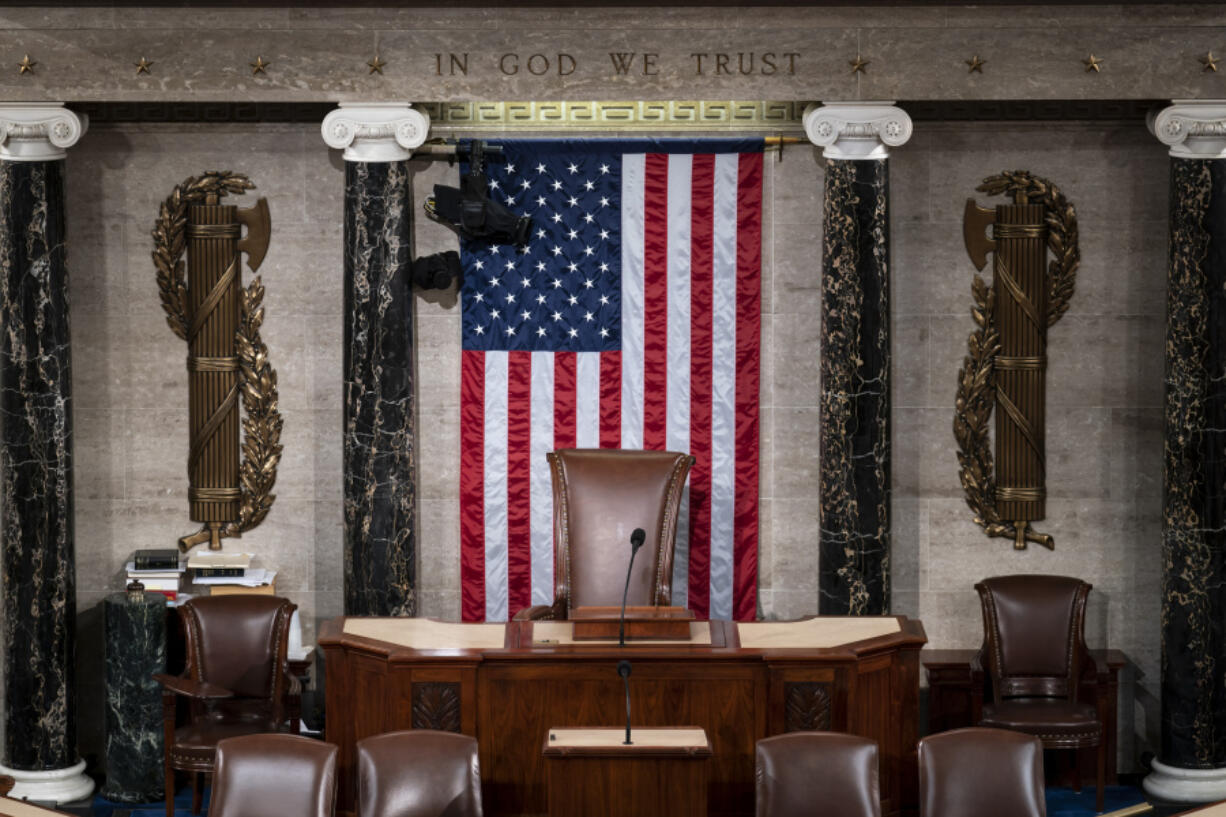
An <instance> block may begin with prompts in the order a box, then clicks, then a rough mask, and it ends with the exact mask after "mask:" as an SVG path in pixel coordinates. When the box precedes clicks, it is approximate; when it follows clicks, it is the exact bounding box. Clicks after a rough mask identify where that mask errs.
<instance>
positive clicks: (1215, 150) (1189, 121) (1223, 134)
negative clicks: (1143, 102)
mask: <svg viewBox="0 0 1226 817" xmlns="http://www.w3.org/2000/svg"><path fill="white" fill-rule="evenodd" d="M1172 102H1173V104H1172V105H1171V106H1170V107H1168V108H1163V109H1162V110H1155V111H1151V112H1150V114H1149V116H1147V117H1146V118H1145V122H1146V124H1147V125H1149V132H1150V133H1152V134H1153V135H1154V136H1156V137H1158V141H1159V142H1162V143H1163V144H1164V145H1169V146H1170V148H1171V150H1170V154H1171V155H1172V156H1175V157H1177V158H1180V159H1226V99H1175V100H1172Z"/></svg>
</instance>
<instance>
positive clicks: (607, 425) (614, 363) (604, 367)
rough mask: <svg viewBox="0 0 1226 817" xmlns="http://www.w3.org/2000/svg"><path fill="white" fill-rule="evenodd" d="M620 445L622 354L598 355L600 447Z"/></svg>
mask: <svg viewBox="0 0 1226 817" xmlns="http://www.w3.org/2000/svg"><path fill="white" fill-rule="evenodd" d="M621 445H622V353H621V351H620V350H616V351H610V352H601V353H600V447H601V448H621Z"/></svg>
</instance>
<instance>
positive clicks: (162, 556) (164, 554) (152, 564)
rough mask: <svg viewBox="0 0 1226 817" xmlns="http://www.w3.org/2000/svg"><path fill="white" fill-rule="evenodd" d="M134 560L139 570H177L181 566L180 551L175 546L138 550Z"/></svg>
mask: <svg viewBox="0 0 1226 817" xmlns="http://www.w3.org/2000/svg"><path fill="white" fill-rule="evenodd" d="M132 561H133V562H135V564H134V565H133V567H135V568H136V569H137V570H175V569H177V568H178V567H179V551H178V550H176V549H175V548H162V549H154V550H138V551H136V554H135V555H134V556H133V557H132Z"/></svg>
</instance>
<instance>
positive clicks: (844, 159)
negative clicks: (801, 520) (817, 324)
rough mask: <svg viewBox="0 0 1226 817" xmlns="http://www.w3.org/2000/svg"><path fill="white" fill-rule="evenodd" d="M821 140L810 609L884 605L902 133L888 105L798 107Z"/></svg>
mask: <svg viewBox="0 0 1226 817" xmlns="http://www.w3.org/2000/svg"><path fill="white" fill-rule="evenodd" d="M804 124H805V133H806V134H808V136H809V139H811V140H812V141H813V143H814V144H816V145H819V146H821V147H822V149H823V150H822V153H823V155H824V156H825V158H826V186H825V197H824V205H823V219H822V224H823V231H822V232H823V235H822V268H821V276H822V329H821V344H822V345H821V397H820V406H821V416H820V419H819V423H820V431H819V436H820V454H819V459H818V468H819V472H820V479H821V489H820V490H821V497H820V506H821V523H820V526H819V532H818V542H817V545H818V550H819V556H818V574H819V576H818V587H819V593H820V596H819V599H818V610H819V612H821V613H823V614H829V615H884V614H886V613H889V611H890V275H889V257H890V234H889V231H890V214H889V201H890V190H889V166H888V164H887V158H888V156H889V153H890V148H893V147H898V146H899V145H902V144H903V143H905V142H906V141H907V139H909V138H910V137H911V118H910V117H909V116H907V113H906V111H903V110H902V109H901V108H897V107H895V106H894V104H893V103H892V102H830V103H825V104H823V105H820V106H812V107H810V108H809V110H807V111H805V117H804Z"/></svg>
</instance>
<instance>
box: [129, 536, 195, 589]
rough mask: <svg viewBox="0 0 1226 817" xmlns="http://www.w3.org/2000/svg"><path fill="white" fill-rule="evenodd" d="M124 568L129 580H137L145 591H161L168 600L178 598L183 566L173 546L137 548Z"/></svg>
mask: <svg viewBox="0 0 1226 817" xmlns="http://www.w3.org/2000/svg"><path fill="white" fill-rule="evenodd" d="M124 568H125V569H126V570H127V573H128V581H129V582H132V581H139V582H140V583H141V584H143V585H144V586H145V590H146V591H148V592H150V593H161V594H162V595H163V596H165V597H166V598H167V599H168V600H169V601H175V600H177V599H178V597H179V581H180V579H182V578H183V571H184V569H185V568H184V566H183V564H182V563H181V562H180V561H179V551H178V550H176V549H175V548H165V549H160V550H157V549H155V550H138V551H136V553H134V554H133V555H132V561H130V562H128V563H127V564H126V565H124Z"/></svg>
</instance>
